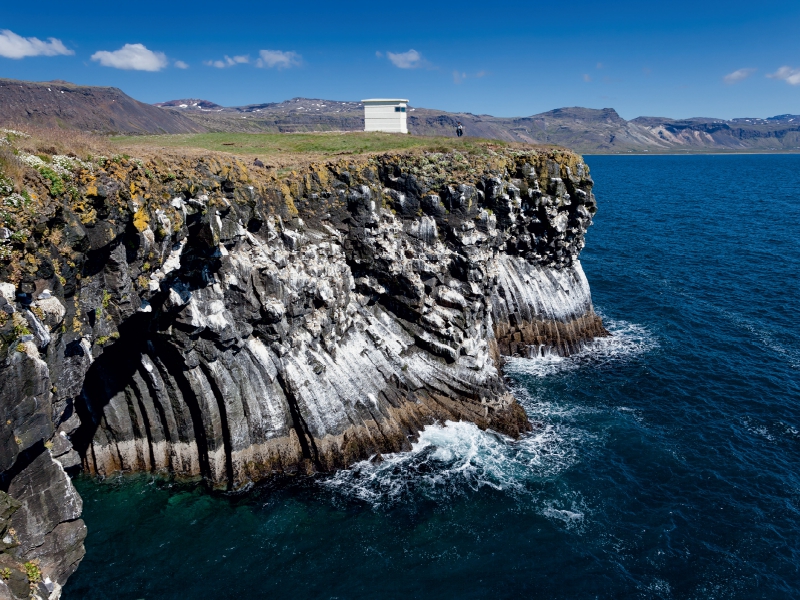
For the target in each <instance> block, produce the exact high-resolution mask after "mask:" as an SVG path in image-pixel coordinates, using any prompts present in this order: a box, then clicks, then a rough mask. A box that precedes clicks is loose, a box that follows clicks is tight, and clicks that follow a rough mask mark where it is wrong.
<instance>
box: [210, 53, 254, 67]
mask: <svg viewBox="0 0 800 600" xmlns="http://www.w3.org/2000/svg"><path fill="white" fill-rule="evenodd" d="M249 62H250V56H249V55H247V54H244V55H241V56H234V57H233V58H231V57H230V56H228V55H227V54H226V55H225V58H224V60H207V61H205V62H204V63H203V64H204V65H206V66H208V67H216V68H217V69H224V68H226V67H233V66H236V65H246V64H248V63H249Z"/></svg>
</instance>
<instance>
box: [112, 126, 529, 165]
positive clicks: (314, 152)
mask: <svg viewBox="0 0 800 600" xmlns="http://www.w3.org/2000/svg"><path fill="white" fill-rule="evenodd" d="M110 143H111V144H112V145H114V146H115V147H117V148H118V149H119V150H120V151H123V150H125V151H128V153H130V154H134V153H135V154H139V155H141V154H152V153H158V152H159V151H160V150H165V149H170V150H178V149H183V150H187V151H188V150H195V151H197V150H200V151H202V150H205V151H212V152H225V153H229V154H237V155H249V156H253V157H256V158H261V159H264V160H266V161H269V162H271V163H273V164H276V165H278V166H285V165H288V164H291V163H297V162H306V161H318V160H325V159H328V158H330V157H336V156H341V155H354V154H373V153H387V152H399V151H415V150H416V151H420V152H454V151H457V152H461V153H465V154H485V153H486V152H487V150H489V149H500V148H516V147H519V148H520V149H522V148H525V149H532V148H534V146H530V145H527V144H516V143H508V142H501V141H497V140H485V139H481V138H474V137H463V138H451V137H429V136H425V137H423V136H414V135H406V134H399V133H377V132H369V133H367V132H361V131H359V132H353V131H351V132H319V133H200V134H177V135H148V136H122V137H112V138H111V139H110Z"/></svg>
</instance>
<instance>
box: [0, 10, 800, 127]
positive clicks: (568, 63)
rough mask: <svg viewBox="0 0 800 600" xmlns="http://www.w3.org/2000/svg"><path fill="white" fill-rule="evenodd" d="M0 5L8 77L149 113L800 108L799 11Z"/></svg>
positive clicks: (653, 112)
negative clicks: (382, 106) (295, 106)
mask: <svg viewBox="0 0 800 600" xmlns="http://www.w3.org/2000/svg"><path fill="white" fill-rule="evenodd" d="M4 4H5V6H4V7H3V10H2V12H0V77H7V78H12V79H27V80H34V81H44V80H51V79H64V80H67V81H72V82H75V83H80V84H88V85H111V86H116V87H119V88H121V89H123V90H124V91H125V92H127V93H128V94H130V95H131V96H133V97H134V98H137V99H139V100H142V101H144V102H159V101H164V100H171V99H176V98H190V97H192V98H203V99H206V100H211V101H213V102H217V103H219V104H223V105H226V106H234V105H241V104H249V103H257V102H275V101H281V100H285V99H288V98H292V97H295V96H305V97H312V98H325V99H331V100H359V99H361V98H368V97H407V98H410V100H411V104H412V105H415V106H424V107H428V108H440V109H443V110H449V111H468V112H473V113H478V114H480V113H487V114H493V115H498V116H519V115H530V114H535V113H538V112H543V111H546V110H550V109H553V108H558V107H562V106H586V107H591V108H604V107H612V108H615V109H616V110H617V111H618V112H619V113H620V114H621V115H622V116H623V117H625V118H627V119H630V118H633V117H636V116H641V115H648V116H666V117H673V118H681V117H692V116H714V117H721V118H732V117H767V116H772V115H776V114H783V113H793V114H800V2H798V0H793V1H788V0H762V1H760V2H753V1H752V0H750V1H748V2H744V1H742V0H730V1H729V2H725V3H723V2H702V1H700V0H696V1H694V2H689V1H686V0H675V1H672V2H657V1H652V0H651V2H641V1H637V2H631V1H627V0H622V1H614V2H605V3H602V2H585V1H583V0H577V1H573V2H570V3H564V2H555V1H550V2H539V1H536V0H534V1H531V0H529V1H527V2H522V1H517V0H507V1H506V2H502V3H496V4H495V3H489V2H481V3H477V2H469V1H467V2H460V3H434V2H418V1H415V0H411V1H406V2H391V1H386V2H379V1H377V0H373V1H370V2H365V1H363V0H356V1H351V2H346V3H336V2H330V1H326V2H315V1H296V2H286V1H283V2H264V1H263V0H255V1H252V2H242V1H240V0H229V1H228V2H214V3H210V2H204V1H195V2H169V1H161V2H153V1H150V0H140V1H138V2H135V3H116V2H108V1H103V2H96V1H82V2H64V1H63V0H59V1H52V0H37V1H36V2H6V3H4ZM0 110H2V107H0Z"/></svg>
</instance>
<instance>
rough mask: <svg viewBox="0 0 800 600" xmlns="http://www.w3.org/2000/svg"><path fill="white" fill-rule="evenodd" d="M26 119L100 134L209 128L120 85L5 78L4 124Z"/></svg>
mask: <svg viewBox="0 0 800 600" xmlns="http://www.w3.org/2000/svg"><path fill="white" fill-rule="evenodd" d="M25 123H32V124H34V125H40V126H44V127H62V128H66V129H79V130H82V131H93V132H98V133H192V132H199V131H203V130H204V129H203V127H202V126H200V125H198V124H197V123H196V122H195V121H193V120H191V119H188V118H187V117H186V116H185V115H183V114H182V113H180V112H177V111H174V110H169V109H163V108H157V107H155V106H152V105H150V104H145V103H143V102H139V101H138V100H134V99H133V98H131V97H130V96H128V95H127V94H125V93H123V92H122V91H121V90H118V89H117V88H112V87H93V86H80V85H74V84H72V83H68V82H66V81H49V82H31V81H16V80H13V79H0V124H4V125H24V124H25Z"/></svg>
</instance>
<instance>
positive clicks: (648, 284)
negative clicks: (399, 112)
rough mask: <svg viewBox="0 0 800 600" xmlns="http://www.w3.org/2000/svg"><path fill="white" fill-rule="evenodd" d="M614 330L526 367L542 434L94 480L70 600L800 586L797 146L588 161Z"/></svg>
mask: <svg viewBox="0 0 800 600" xmlns="http://www.w3.org/2000/svg"><path fill="white" fill-rule="evenodd" d="M586 161H587V163H588V164H589V166H590V168H591V172H592V176H593V178H594V180H595V193H596V196H597V199H598V204H599V212H598V214H597V216H596V218H595V224H594V226H593V227H592V228H591V229H590V230H589V233H588V234H587V246H586V249H585V250H584V252H583V254H582V256H581V262H582V264H583V267H584V270H585V272H586V275H587V277H588V279H589V283H590V285H591V289H592V295H593V299H594V304H595V307H596V309H597V311H598V312H599V313H600V314H601V315H602V316H603V318H604V321H605V323H606V326H607V328H608V329H609V330H610V331H611V333H612V334H613V336H612V337H609V338H604V339H600V340H596V341H595V342H593V343H591V344H588V345H587V346H586V348H585V349H584V350H583V351H582V352H581V353H579V354H577V355H575V356H572V357H570V358H560V357H557V356H544V357H540V358H535V359H513V360H511V361H510V362H509V364H508V365H507V367H506V374H507V376H508V378H509V381H510V385H511V386H512V388H513V390H514V392H515V394H516V396H517V397H518V398H519V399H520V401H521V403H522V404H523V406H524V407H525V410H526V411H527V412H528V415H529V417H530V419H531V421H533V423H534V431H533V432H532V433H531V434H529V435H526V436H524V437H523V438H521V439H520V440H517V441H513V440H510V439H508V438H505V437H503V436H500V435H497V434H494V433H492V432H482V431H480V430H479V429H478V428H477V427H475V426H474V425H471V424H468V423H443V424H439V425H436V426H430V427H428V428H426V429H425V430H424V431H423V433H422V435H421V436H420V439H419V441H418V442H417V443H416V444H415V445H414V449H413V451H411V452H409V453H406V454H398V455H391V456H386V457H385V458H386V460H385V461H384V462H383V463H381V464H377V465H375V464H371V463H360V464H357V465H355V466H354V467H353V468H352V469H349V470H346V471H342V472H339V473H337V474H335V475H332V476H325V477H314V478H302V477H298V478H286V479H280V480H275V481H271V482H268V483H266V484H264V485H258V486H255V487H254V488H252V489H251V490H249V491H248V492H246V493H243V494H237V495H226V494H222V493H212V492H209V491H206V490H205V489H204V488H202V487H200V486H192V485H186V484H181V483H176V482H174V481H170V480H167V479H163V478H158V477H152V476H147V475H135V476H121V477H112V478H109V479H106V480H105V481H97V480H93V479H91V478H88V477H78V478H77V479H76V485H77V487H78V489H79V491H80V493H81V495H82V497H83V499H84V515H83V518H84V519H85V521H86V524H87V526H88V529H89V537H88V538H87V541H86V550H87V554H86V558H85V559H84V560H83V563H82V564H81V566H80V568H79V569H78V571H77V572H76V573H75V574H74V575H73V576H72V578H71V579H70V581H69V582H68V583H67V585H66V587H65V590H64V595H63V598H64V599H65V600H77V599H105V598H109V599H111V598H113V599H138V598H148V599H161V598H165V599H167V598H169V599H172V598H175V599H178V598H180V599H186V598H214V599H223V598H293V599H303V598H323V599H334V598H340V599H351V598H354V599H362V598H363V599H367V598H387V599H393V598H398V599H399V598H403V599H412V598H420V599H428V598H430V599H434V598H437V599H438V598H459V599H464V598H493V599H494V598H587V599H588V598H615V599H619V598H622V599H625V598H631V599H633V598H642V599H645V598H646V599H650V598H664V599H669V598H675V599H677V598H681V599H683V598H686V599H690V598H691V599H695V598H696V599H710V598H720V599H729V598H742V599H745V598H746V599H755V598H798V597H800V325H798V316H797V303H798V301H799V300H800V284H799V283H798V282H799V281H800V279H799V278H798V274H799V273H800V257H798V253H799V252H800V243H798V231H799V230H800V228H799V226H798V224H800V156H798V155H720V156H588V157H586Z"/></svg>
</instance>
